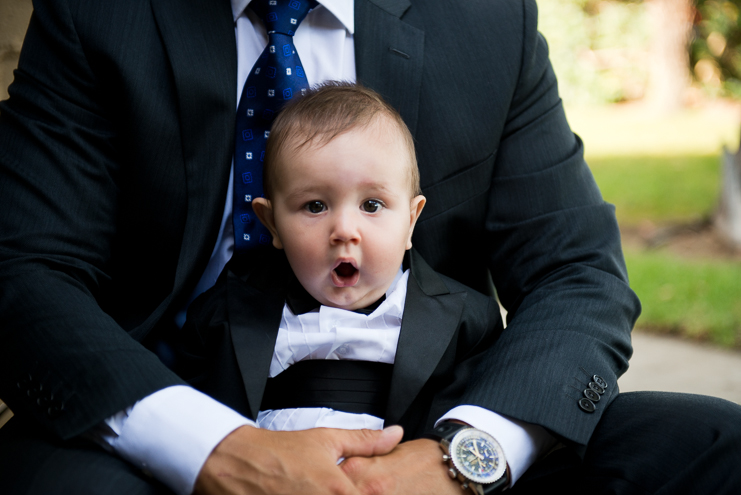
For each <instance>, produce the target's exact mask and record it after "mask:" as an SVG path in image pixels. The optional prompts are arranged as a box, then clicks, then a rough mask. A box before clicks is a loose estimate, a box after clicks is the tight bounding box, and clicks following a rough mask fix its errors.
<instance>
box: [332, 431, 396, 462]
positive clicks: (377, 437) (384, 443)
mask: <svg viewBox="0 0 741 495" xmlns="http://www.w3.org/2000/svg"><path fill="white" fill-rule="evenodd" d="M346 433H348V434H349V435H348V437H346V438H345V439H344V441H343V442H341V448H342V455H341V457H356V456H360V457H371V456H375V455H385V454H388V453H389V452H391V451H392V450H394V447H396V446H397V445H398V444H399V442H401V437H402V436H403V435H404V429H403V428H402V427H401V426H397V425H394V426H389V427H387V428H384V429H383V430H348V431H347V432H346Z"/></svg>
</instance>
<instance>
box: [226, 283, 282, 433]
mask: <svg viewBox="0 0 741 495" xmlns="http://www.w3.org/2000/svg"><path fill="white" fill-rule="evenodd" d="M226 297H227V311H228V314H229V330H230V332H231V338H232V343H233V345H234V353H235V354H236V356H237V363H238V365H239V371H240V373H241V375H242V380H243V382H244V388H245V392H246V393H247V400H248V402H249V405H250V411H251V413H252V417H253V418H257V413H258V412H259V411H260V404H261V403H262V396H263V393H264V392H265V384H266V383H267V380H268V375H269V373H270V362H271V360H272V358H273V351H274V350H275V340H276V338H277V336H278V328H279V327H280V319H281V316H282V314H283V311H282V310H283V304H284V302H285V293H284V292H283V291H268V292H263V291H259V290H256V289H254V288H253V287H250V286H248V285H247V284H246V283H245V281H243V280H241V279H240V277H238V276H236V275H235V274H234V273H233V272H232V271H231V270H229V272H228V275H227V296H226Z"/></svg>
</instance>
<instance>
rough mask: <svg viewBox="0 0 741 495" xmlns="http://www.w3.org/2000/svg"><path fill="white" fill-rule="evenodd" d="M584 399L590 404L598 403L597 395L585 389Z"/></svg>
mask: <svg viewBox="0 0 741 495" xmlns="http://www.w3.org/2000/svg"><path fill="white" fill-rule="evenodd" d="M584 397H586V398H587V399H589V400H591V401H592V402H599V394H598V393H597V392H595V391H594V390H592V389H589V388H588V389H586V390H585V391H584Z"/></svg>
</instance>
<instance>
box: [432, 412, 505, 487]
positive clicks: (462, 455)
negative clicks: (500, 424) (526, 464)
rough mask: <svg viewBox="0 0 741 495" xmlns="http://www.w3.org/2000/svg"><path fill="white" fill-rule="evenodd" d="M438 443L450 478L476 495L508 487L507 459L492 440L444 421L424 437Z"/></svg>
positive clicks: (465, 427) (487, 435)
mask: <svg viewBox="0 0 741 495" xmlns="http://www.w3.org/2000/svg"><path fill="white" fill-rule="evenodd" d="M425 436H426V437H427V438H431V439H433V440H437V441H439V442H440V448H441V449H442V451H443V462H445V463H446V464H448V466H449V470H448V472H449V473H450V477H451V478H453V479H457V480H458V481H460V482H461V487H462V488H463V489H464V490H471V491H472V492H473V493H475V494H477V495H484V494H490V493H498V492H500V491H502V490H504V489H505V488H506V487H507V486H509V475H508V473H507V459H506V458H505V457H504V451H503V450H502V447H501V446H500V445H499V443H498V442H497V441H496V440H494V437H492V436H491V435H489V434H488V433H486V432H485V431H481V430H477V429H476V428H471V427H470V426H467V425H462V424H458V423H453V422H449V421H443V422H442V423H440V424H439V425H437V426H436V427H435V429H433V430H432V431H430V432H428V433H427V434H426V435H425Z"/></svg>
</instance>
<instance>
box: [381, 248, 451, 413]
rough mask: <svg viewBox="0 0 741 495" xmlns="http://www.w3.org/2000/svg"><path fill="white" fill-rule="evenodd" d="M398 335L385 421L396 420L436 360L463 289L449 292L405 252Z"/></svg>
mask: <svg viewBox="0 0 741 495" xmlns="http://www.w3.org/2000/svg"><path fill="white" fill-rule="evenodd" d="M409 259H410V268H411V276H410V277H409V282H408V286H407V297H406V303H405V305H404V317H403V320H402V325H401V335H400V336H399V344H398V346H397V349H396V360H395V361H394V371H393V374H392V376H391V389H390V391H389V402H388V406H387V409H386V424H394V423H398V421H399V420H400V419H401V417H402V416H403V415H404V413H405V412H406V410H407V409H408V408H409V406H410V405H411V403H412V402H413V401H414V399H415V398H416V397H417V395H418V394H419V392H420V390H422V387H423V386H424V384H425V383H426V382H427V380H429V378H430V376H432V372H433V371H434V370H435V368H436V367H437V364H438V363H439V362H440V359H441V358H442V356H443V354H444V353H445V350H446V349H447V348H448V346H449V345H450V341H451V339H452V338H453V336H454V335H455V332H456V330H457V329H458V323H459V321H460V318H461V314H462V312H463V305H464V303H465V293H453V294H451V293H450V292H449V291H448V289H447V287H446V286H445V284H443V282H442V280H440V277H439V276H438V275H437V274H436V273H435V272H434V271H433V270H432V268H430V267H429V265H427V263H425V262H424V260H422V258H420V257H419V255H415V254H414V252H413V251H412V252H410V253H409Z"/></svg>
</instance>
